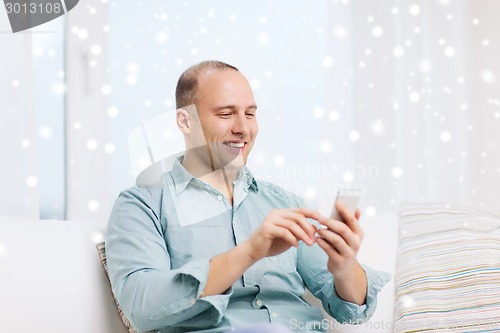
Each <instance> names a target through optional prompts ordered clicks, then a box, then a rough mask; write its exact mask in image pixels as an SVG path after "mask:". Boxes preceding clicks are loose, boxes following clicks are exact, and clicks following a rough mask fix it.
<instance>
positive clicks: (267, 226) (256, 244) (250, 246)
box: [201, 208, 322, 297]
mask: <svg viewBox="0 0 500 333" xmlns="http://www.w3.org/2000/svg"><path fill="white" fill-rule="evenodd" d="M307 218H311V219H314V220H320V219H321V218H322V217H321V215H320V214H319V213H317V212H315V211H313V210H311V209H307V208H297V209H277V210H273V211H271V213H269V214H268V215H267V216H266V218H265V219H264V221H262V223H261V224H260V225H259V227H258V228H257V229H256V230H255V231H254V233H253V234H252V235H251V236H250V238H249V239H247V240H246V241H245V242H243V243H241V244H239V245H238V246H236V247H234V248H232V249H231V250H229V251H227V252H224V253H222V254H220V255H218V256H216V257H214V258H212V259H211V260H210V270H209V273H208V279H207V282H206V284H205V288H204V290H203V292H202V294H201V295H202V297H205V296H210V295H216V294H221V293H223V292H224V291H226V290H227V289H228V288H229V287H231V285H232V284H233V283H234V281H236V280H237V279H239V278H240V277H241V276H242V275H243V273H244V272H245V271H246V270H247V269H248V268H249V267H250V266H252V265H253V264H254V263H255V262H257V261H259V260H260V259H262V258H264V257H271V256H275V255H278V254H280V253H282V252H284V251H286V250H288V249H289V248H290V247H292V246H295V247H296V246H298V245H299V241H301V240H302V241H304V242H305V243H306V244H308V245H312V244H314V243H315V242H316V238H315V234H316V227H315V226H314V225H312V224H311V223H309V222H308V221H307Z"/></svg>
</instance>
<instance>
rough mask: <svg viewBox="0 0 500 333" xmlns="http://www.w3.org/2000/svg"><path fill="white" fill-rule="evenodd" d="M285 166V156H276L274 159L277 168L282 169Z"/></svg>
mask: <svg viewBox="0 0 500 333" xmlns="http://www.w3.org/2000/svg"><path fill="white" fill-rule="evenodd" d="M284 164H285V157H284V156H283V155H276V157H274V165H276V166H277V167H282V166H283V165H284Z"/></svg>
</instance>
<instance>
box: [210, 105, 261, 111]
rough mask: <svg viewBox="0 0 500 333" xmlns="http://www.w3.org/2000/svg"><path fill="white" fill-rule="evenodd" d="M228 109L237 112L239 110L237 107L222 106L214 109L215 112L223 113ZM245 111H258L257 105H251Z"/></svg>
mask: <svg viewBox="0 0 500 333" xmlns="http://www.w3.org/2000/svg"><path fill="white" fill-rule="evenodd" d="M226 109H229V110H232V111H234V110H237V109H238V108H237V107H236V105H232V104H230V105H222V106H218V107H216V108H215V109H214V111H215V112H217V111H221V110H226ZM245 110H257V105H255V104H252V105H249V106H247V107H246V108H245Z"/></svg>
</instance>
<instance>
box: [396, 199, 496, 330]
mask: <svg viewBox="0 0 500 333" xmlns="http://www.w3.org/2000/svg"><path fill="white" fill-rule="evenodd" d="M399 228H400V230H399V234H400V241H399V246H398V253H397V259H396V276H395V289H396V299H395V300H396V302H395V310H394V320H395V322H394V332H395V333H399V332H419V331H428V330H432V331H433V332H436V331H446V332H464V331H469V332H471V331H481V330H488V329H495V328H496V329H498V327H499V325H500V213H499V212H496V211H493V210H490V209H487V208H483V207H474V206H466V205H444V204H416V203H403V204H402V205H401V210H400V224H399Z"/></svg>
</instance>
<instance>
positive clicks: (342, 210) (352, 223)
mask: <svg viewBox="0 0 500 333" xmlns="http://www.w3.org/2000/svg"><path fill="white" fill-rule="evenodd" d="M336 208H337V211H338V212H339V214H340V216H341V217H342V219H343V220H344V223H345V224H347V225H348V226H349V228H351V230H352V231H353V232H354V233H358V232H359V231H360V230H361V228H360V226H359V223H358V219H357V218H356V217H355V216H354V215H353V214H351V213H349V212H348V211H347V209H346V207H345V206H344V205H342V204H341V203H340V202H337V204H336Z"/></svg>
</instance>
